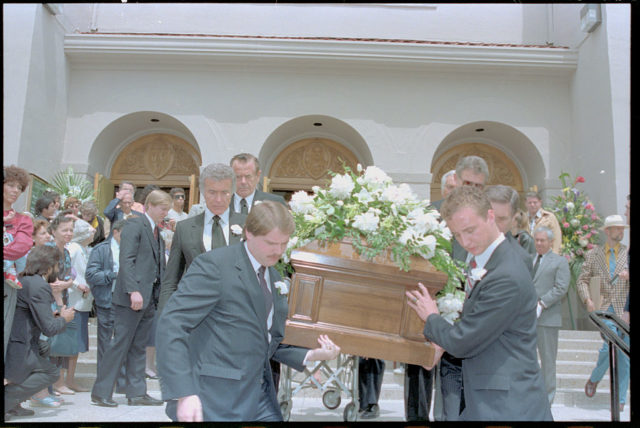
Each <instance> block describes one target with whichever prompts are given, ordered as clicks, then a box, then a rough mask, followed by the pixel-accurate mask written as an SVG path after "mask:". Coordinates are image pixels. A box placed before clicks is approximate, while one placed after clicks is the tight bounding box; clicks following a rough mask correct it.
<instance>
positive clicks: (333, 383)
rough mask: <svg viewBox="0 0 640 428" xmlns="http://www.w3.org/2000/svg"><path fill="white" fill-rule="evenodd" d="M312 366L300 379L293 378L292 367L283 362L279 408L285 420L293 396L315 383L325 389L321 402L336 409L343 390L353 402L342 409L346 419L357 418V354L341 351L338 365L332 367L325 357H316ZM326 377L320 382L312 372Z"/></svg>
mask: <svg viewBox="0 0 640 428" xmlns="http://www.w3.org/2000/svg"><path fill="white" fill-rule="evenodd" d="M315 363H316V364H315V366H314V367H313V368H311V369H308V368H305V369H304V378H303V379H302V380H301V381H299V380H296V379H293V376H292V371H291V370H292V369H291V367H289V366H286V365H284V364H283V365H282V370H281V374H280V390H279V391H278V402H279V403H280V411H281V412H282V418H283V419H284V420H285V421H288V420H289V417H290V416H291V407H292V397H293V396H294V395H296V394H297V393H298V392H300V391H301V390H303V389H305V388H313V387H316V388H318V389H319V390H320V391H321V392H322V404H324V406H325V407H326V408H327V409H329V410H333V409H336V408H338V406H340V402H341V401H342V398H341V396H342V393H343V392H344V393H345V394H346V396H347V398H350V399H351V402H350V403H349V404H347V405H346V407H345V408H344V412H343V417H344V420H345V421H347V422H353V421H356V420H357V419H358V407H359V406H358V357H357V356H354V355H344V354H339V355H338V358H337V359H336V367H335V369H332V368H331V367H330V366H329V364H327V362H326V361H317V362H315ZM318 371H319V372H320V373H322V374H323V375H324V376H326V377H327V380H326V381H324V382H319V381H318V380H317V379H316V378H315V377H314V376H313V375H314V374H315V373H316V372H318Z"/></svg>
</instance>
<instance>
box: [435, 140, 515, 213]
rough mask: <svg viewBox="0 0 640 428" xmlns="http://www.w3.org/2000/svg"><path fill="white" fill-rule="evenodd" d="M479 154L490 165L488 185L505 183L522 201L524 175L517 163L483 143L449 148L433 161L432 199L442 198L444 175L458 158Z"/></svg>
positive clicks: (454, 164) (453, 167) (454, 165)
mask: <svg viewBox="0 0 640 428" xmlns="http://www.w3.org/2000/svg"><path fill="white" fill-rule="evenodd" d="M470 155H475V156H479V157H481V158H482V159H484V160H485V161H486V162H487V166H488V167H489V180H488V181H487V185H491V184H504V185H506V186H511V187H513V188H514V189H515V190H516V191H517V192H518V194H519V195H520V200H521V201H522V195H523V191H524V189H523V184H522V176H521V175H520V171H519V170H518V167H517V166H516V164H515V163H514V162H513V161H512V160H511V159H510V158H509V157H508V156H507V155H506V154H505V153H504V152H502V151H501V150H499V149H497V148H495V147H492V146H489V145H487V144H482V143H467V144H462V145H459V146H455V147H453V148H452V149H449V150H447V151H446V152H445V153H444V154H442V155H441V156H440V157H438V158H437V159H436V160H435V162H434V163H433V167H432V168H431V173H432V175H433V179H432V181H431V195H430V196H431V200H432V201H437V200H439V199H442V193H441V192H440V187H441V183H442V176H443V175H444V174H446V173H447V171H450V170H452V169H455V167H456V164H457V163H458V160H459V159H460V158H462V157H465V156H470ZM521 205H522V204H521Z"/></svg>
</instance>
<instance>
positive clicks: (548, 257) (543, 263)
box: [533, 253, 551, 280]
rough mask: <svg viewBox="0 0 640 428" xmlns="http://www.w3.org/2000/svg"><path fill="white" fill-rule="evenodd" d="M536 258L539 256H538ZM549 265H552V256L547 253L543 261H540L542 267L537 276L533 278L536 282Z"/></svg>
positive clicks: (539, 267)
mask: <svg viewBox="0 0 640 428" xmlns="http://www.w3.org/2000/svg"><path fill="white" fill-rule="evenodd" d="M536 257H538V256H537V255H536ZM534 260H535V259H534ZM549 263H551V254H549V253H547V254H545V256H544V257H543V258H542V260H540V266H538V270H537V271H536V274H535V276H534V277H533V279H534V280H535V279H537V278H538V277H539V276H540V275H542V272H544V270H545V269H546V268H547V266H548V265H549Z"/></svg>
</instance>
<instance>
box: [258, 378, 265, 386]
mask: <svg viewBox="0 0 640 428" xmlns="http://www.w3.org/2000/svg"><path fill="white" fill-rule="evenodd" d="M259 383H260V385H262V384H263V383H264V378H263V377H261V378H260V381H259Z"/></svg>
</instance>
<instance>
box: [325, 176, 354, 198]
mask: <svg viewBox="0 0 640 428" xmlns="http://www.w3.org/2000/svg"><path fill="white" fill-rule="evenodd" d="M355 186H356V184H355V183H354V182H353V180H352V179H351V176H349V175H347V174H344V175H341V174H337V175H336V176H335V177H333V179H332V180H331V186H330V187H329V194H330V195H332V196H334V197H336V198H338V199H344V198H347V197H349V195H351V192H352V191H353V188H354V187H355Z"/></svg>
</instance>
